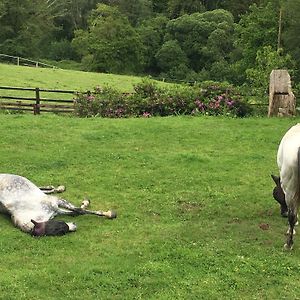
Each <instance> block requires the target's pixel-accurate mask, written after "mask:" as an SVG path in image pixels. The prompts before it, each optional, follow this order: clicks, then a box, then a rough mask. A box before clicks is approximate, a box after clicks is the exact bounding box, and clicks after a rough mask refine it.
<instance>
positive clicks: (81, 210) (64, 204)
mask: <svg viewBox="0 0 300 300" xmlns="http://www.w3.org/2000/svg"><path fill="white" fill-rule="evenodd" d="M87 201H88V202H87ZM88 204H89V200H84V201H83V202H82V204H81V207H76V206H74V205H73V204H72V203H70V202H69V201H67V200H64V199H59V200H58V207H59V208H62V209H64V211H65V210H68V211H70V214H71V215H73V216H76V215H96V216H103V217H106V218H108V219H114V218H116V217H117V214H116V213H115V212H114V211H111V210H108V211H102V210H98V211H94V210H87V209H85V208H86V207H87V205H88Z"/></svg>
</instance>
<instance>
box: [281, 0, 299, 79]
mask: <svg viewBox="0 0 300 300" xmlns="http://www.w3.org/2000/svg"><path fill="white" fill-rule="evenodd" d="M282 9H283V16H282V18H283V48H284V50H285V51H287V52H289V53H290V54H291V55H292V56H293V58H294V59H295V60H296V65H297V67H296V70H297V71H296V74H295V75H296V77H297V80H299V79H300V35H299V32H300V0H286V1H285V2H284V3H283V7H282Z"/></svg>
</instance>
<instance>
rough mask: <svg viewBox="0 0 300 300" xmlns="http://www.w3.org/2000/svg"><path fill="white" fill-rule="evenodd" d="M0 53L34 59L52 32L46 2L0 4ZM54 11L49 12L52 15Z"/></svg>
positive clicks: (26, 0)
mask: <svg viewBox="0 0 300 300" xmlns="http://www.w3.org/2000/svg"><path fill="white" fill-rule="evenodd" d="M0 9H1V12H0V27H1V31H0V53H7V54H10V55H19V56H24V57H38V56H39V55H41V53H42V50H43V49H44V47H46V46H47V45H49V39H50V37H51V35H52V31H53V30H54V25H53V20H52V18H51V16H50V15H48V14H45V13H44V10H46V9H47V1H46V0H42V1H38V0H34V1H31V0H24V1H18V0H1V1H0ZM54 13H55V10H54V11H53V14H54Z"/></svg>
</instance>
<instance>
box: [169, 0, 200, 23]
mask: <svg viewBox="0 0 300 300" xmlns="http://www.w3.org/2000/svg"><path fill="white" fill-rule="evenodd" d="M204 11H205V8H204V5H203V4H202V3H201V1H199V0H185V1H181V0H169V1H168V13H169V16H170V19H176V18H178V17H180V16H182V15H186V14H192V13H195V12H204Z"/></svg>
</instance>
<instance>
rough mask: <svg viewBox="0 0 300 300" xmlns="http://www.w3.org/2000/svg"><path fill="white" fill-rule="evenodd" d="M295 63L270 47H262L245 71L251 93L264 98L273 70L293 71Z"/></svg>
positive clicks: (288, 56)
mask: <svg viewBox="0 0 300 300" xmlns="http://www.w3.org/2000/svg"><path fill="white" fill-rule="evenodd" d="M294 66H295V62H294V61H293V59H292V57H291V56H290V55H288V54H287V55H282V54H281V53H279V52H278V51H276V50H274V49H273V48H272V47H271V46H264V47H262V48H261V49H259V50H258V51H257V54H256V59H255V64H254V65H253V67H252V68H249V69H247V70H246V74H247V79H248V82H249V83H250V84H251V88H252V92H254V93H256V94H257V95H259V96H260V97H264V96H266V93H265V92H266V90H267V89H268V86H269V77H270V74H271V71H272V70H274V69H289V68H290V69H293V68H294Z"/></svg>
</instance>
